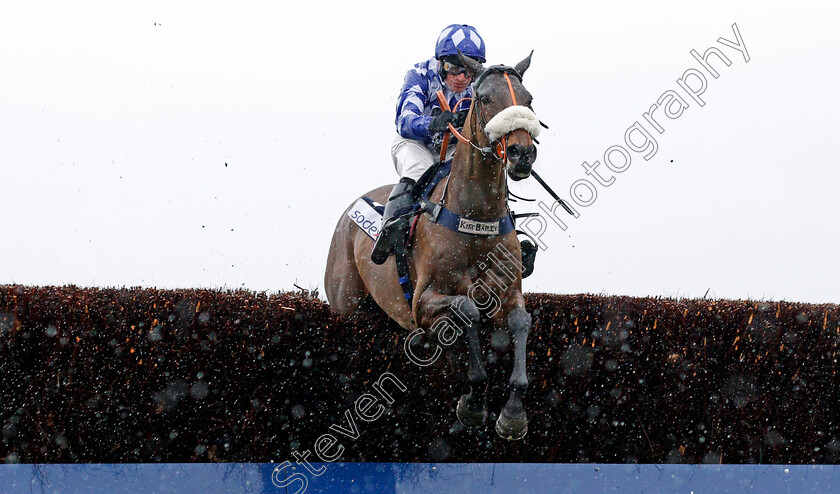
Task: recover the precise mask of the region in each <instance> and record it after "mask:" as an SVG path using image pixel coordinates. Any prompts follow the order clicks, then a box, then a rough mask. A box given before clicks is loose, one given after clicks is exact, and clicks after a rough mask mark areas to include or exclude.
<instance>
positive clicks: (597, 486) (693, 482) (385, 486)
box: [0, 463, 840, 494]
mask: <svg viewBox="0 0 840 494" xmlns="http://www.w3.org/2000/svg"><path fill="white" fill-rule="evenodd" d="M277 467H278V464H270V463H262V464H261V463H198V464H196V463H144V464H84V465H78V464H73V465H31V464H21V465H0V491H2V492H3V493H9V494H12V493H42V492H43V493H54V494H59V493H60V494H73V493H90V492H121V493H138V494H139V493H143V494H151V493H161V494H163V493H176V492H177V493H179V494H185V493H186V494H190V493H195V494H205V493H228V492H229V493H237V494H247V493H254V494H258V493H272V494H274V493H283V494H286V493H300V494H304V493H306V494H310V493H341V492H347V493H354V494H356V493H358V494H361V493H367V492H370V493H379V494H387V493H400V494H415V493H416V494H421V493H422V494H426V493H428V492H456V493H458V494H471V493H476V494H491V493H500V494H501V493H504V494H511V493H537V492H552V493H554V492H560V493H563V492H569V493H589V492H592V493H595V492H633V493H635V492H681V493H686V494H689V493H692V492H693V493H695V494H701V493H721V492H739V493H740V492H761V493H767V492H774V493H776V492H790V493H795V494H802V493H804V492H838V491H840V466H831V465H614V464H610V465H599V464H543V463H496V464H492V463H467V464H458V463H332V464H330V463H313V464H311V465H310V468H312V469H314V470H315V471H316V472H320V475H317V476H316V475H312V474H311V473H310V472H309V471H307V470H306V469H305V468H302V467H301V466H297V465H296V466H294V469H292V468H286V469H283V470H282V471H278V470H277ZM275 472H277V473H275ZM278 473H279V475H278ZM304 479H305V480H304ZM283 484H286V485H284V486H283ZM278 485H279V486H278Z"/></svg>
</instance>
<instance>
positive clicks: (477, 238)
mask: <svg viewBox="0 0 840 494" xmlns="http://www.w3.org/2000/svg"><path fill="white" fill-rule="evenodd" d="M531 55H533V52H531V54H529V55H528V57H526V58H525V59H523V60H522V61H520V62H519V63H518V64H516V65H515V66H514V67H509V66H504V65H494V66H491V67H487V68H485V67H484V66H483V65H482V64H481V63H479V62H476V61H474V60H472V59H469V58H467V57H464V56H461V61H462V62H463V64H464V65H465V66H466V67H468V68H469V69H470V70H472V72H473V74H474V76H473V77H474V79H473V81H474V82H473V87H474V96H473V99H472V101H471V102H470V107H469V111H468V113H467V118H466V123H465V125H464V127H463V131H462V133H461V134H460V135H458V134H456V137H459V142H458V143H457V146H456V150H455V154H454V157H453V158H452V162H451V171H450V173H449V175H448V177H447V178H446V179H444V180H446V182H441V183H439V184H438V185H437V186H435V187H434V189H433V192H432V193H431V195H430V196H428V199H429V201H430V203H431V204H438V205H440V206H441V207H445V208H448V209H449V210H450V211H451V212H454V213H456V214H457V215H460V218H461V219H462V221H463V220H464V219H467V221H468V222H473V224H474V225H491V226H492V225H493V224H494V223H493V222H498V223H495V224H496V225H500V224H501V223H503V221H501V220H500V219H507V220H508V221H509V222H511V223H512V221H510V211H509V209H508V206H507V178H508V177H510V178H511V179H512V180H522V179H525V178H527V177H528V176H530V173H531V167H532V165H533V163H534V160H535V159H536V146H535V145H534V138H535V137H537V135H538V134H539V130H540V125H542V124H541V122H540V121H539V120H538V119H537V118H536V115H535V114H534V113H533V110H532V109H531V100H532V97H531V94H530V93H529V92H528V91H527V90H526V89H525V88H524V87H523V86H522V75H523V74H524V73H525V71H526V70H527V68H528V67H529V66H530V63H531ZM451 130H452V131H453V132H457V131H456V130H455V129H454V128H452V129H451ZM392 187H393V186H392V185H385V186H382V187H379V188H377V189H374V190H371V191H369V192H368V193H367V194H365V195H367V196H368V197H369V198H371V199H373V200H374V201H378V202H380V203H382V204H384V203H385V202H386V201H387V198H388V194H389V192H390V191H391V189H392ZM351 207H352V206H351ZM348 211H350V208H348V209H347V210H345V213H344V214H343V215H342V216H341V219H340V220H339V221H338V224H337V225H336V229H335V232H334V234H333V237H332V242H331V245H330V249H329V255H328V259H327V266H326V274H325V277H324V290H325V293H326V296H327V301H328V302H329V304H330V306H331V307H333V308H334V309H336V310H338V311H339V312H341V313H344V314H353V313H354V312H356V311H357V310H358V308H359V306H360V304H363V302H365V300H366V298H367V297H371V298H372V299H373V301H375V303H376V304H377V305H378V306H379V307H380V308H381V309H382V310H383V311H384V312H385V313H386V314H387V315H388V316H389V317H390V318H391V319H393V320H394V321H396V322H397V323H398V324H399V325H400V326H401V327H402V328H404V329H406V330H408V331H412V332H417V331H425V332H427V333H428V334H429V335H430V336H431V334H433V332H435V331H436V332H438V341H441V342H442V343H444V344H446V342H444V340H442V339H441V335H442V333H443V331H444V330H445V329H447V325H449V327H448V330H449V332H448V333H447V334H448V335H449V336H447V337H446V338H449V339H448V340H447V341H448V342H449V343H450V344H451V342H452V341H454V340H453V339H452V338H451V336H452V334H453V333H454V334H456V335H461V334H463V333H465V334H466V337H467V338H466V339H467V348H468V356H467V357H468V372H467V377H468V382H469V385H470V392H469V394H465V395H463V396H461V398H460V400H459V402H458V407H457V412H456V414H457V417H458V420H459V421H460V422H461V423H462V424H463V425H464V426H465V427H467V428H470V429H477V428H480V427H482V426H483V425H484V424H485V422H486V418H487V405H486V393H487V374H486V372H485V370H484V367H483V365H482V363H481V349H480V345H479V339H478V330H479V328H481V329H482V332H484V331H485V330H487V331H489V332H492V331H494V330H497V329H502V330H504V329H506V330H507V331H509V333H510V335H511V337H512V340H513V346H514V364H513V370H512V372H511V375H510V379H509V386H510V395H509V398H508V400H507V402H506V403H505V405H504V406H503V407H502V409H501V411H500V413H499V415H498V419H497V420H496V427H495V429H496V432H497V433H498V434H499V435H500V436H501V437H503V438H505V439H509V440H518V439H522V438H523V437H525V435H526V434H527V431H528V419H527V414H526V412H525V409H524V406H523V404H522V399H523V396H524V395H525V392H526V390H527V388H528V378H527V376H526V373H525V369H526V359H525V357H526V345H527V341H528V333H529V331H530V328H531V315H530V314H529V313H528V312H527V310H526V309H525V299H524V296H523V294H522V269H523V266H522V265H521V263H520V262H519V259H520V256H521V250H520V244H519V242H518V240H517V237H516V232H515V231H514V230H512V227H511V228H509V229H510V230H511V231H509V232H507V233H504V234H497V235H484V234H476V233H464V232H463V231H453V230H452V229H449V228H447V227H445V226H443V225H441V224H439V223H437V222H436V221H435V218H433V217H432V216H431V215H430V214H422V215H421V216H420V217H419V219H418V220H417V221H416V222H415V224H414V239H413V244H412V246H411V249H410V250H409V251H408V253H407V256H408V264H409V272H410V277H411V279H412V280H414V282H415V283H416V287H415V290H414V296H413V297H412V298H411V299H410V301H409V303H406V298H405V297H404V294H403V290H401V286H400V284H399V282H398V274H397V266H396V262H395V261H394V260H393V259H394V256H391V257H390V258H389V259H388V261H387V262H386V263H385V264H382V265H376V264H374V263H373V262H372V261H371V260H370V253H371V248H372V246H373V240H371V238H370V237H369V236H368V235H366V234H365V233H364V232H363V231H362V229H361V228H359V227H358V226H356V225H354V221H353V220H352V219H351V218H350V217H349V216H348V214H347V213H348ZM467 225H468V224H467ZM491 230H492V228H491ZM504 252H507V253H508V254H509V255H503V254H504ZM490 261H492V262H490ZM479 292H481V293H482V294H483V297H479V298H482V300H477V297H476V294H477V293H479ZM455 316H457V317H455ZM456 320H457V321H460V322H461V324H460V325H458V326H457V327H456V328H452V327H451V324H449V323H452V322H453V321H456ZM412 334H414V333H412ZM488 334H489V333H488ZM446 338H444V339H446ZM406 349H407V350H408V346H406Z"/></svg>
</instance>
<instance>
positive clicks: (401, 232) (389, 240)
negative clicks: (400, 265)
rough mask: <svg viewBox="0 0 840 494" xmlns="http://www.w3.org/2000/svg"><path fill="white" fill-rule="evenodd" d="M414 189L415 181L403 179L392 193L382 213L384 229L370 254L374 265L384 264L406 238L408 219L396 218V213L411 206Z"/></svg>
mask: <svg viewBox="0 0 840 494" xmlns="http://www.w3.org/2000/svg"><path fill="white" fill-rule="evenodd" d="M412 187H414V180H412V179H410V178H408V177H403V178H401V179H400V181H399V183H397V185H395V186H394V189H393V190H392V191H391V196H390V197H389V198H388V203H387V204H385V211H384V212H383V213H382V218H383V220H384V222H383V224H382V229H381V230H380V232H379V236H378V237H377V238H376V242H375V243H374V244H373V251H372V252H371V253H370V260H371V261H373V263H374V264H384V263H385V261H387V260H388V256H389V255H390V254H391V252H392V251H393V250H394V247H395V246H396V245H397V242H401V241H402V240H403V239H404V238H405V234H406V232H407V231H408V218H405V217H402V218H396V217H395V215H394V213H395V212H397V211H398V210H400V209H403V208H405V207H408V206H411V189H412Z"/></svg>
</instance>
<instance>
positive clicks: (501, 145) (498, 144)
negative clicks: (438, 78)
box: [437, 65, 522, 162]
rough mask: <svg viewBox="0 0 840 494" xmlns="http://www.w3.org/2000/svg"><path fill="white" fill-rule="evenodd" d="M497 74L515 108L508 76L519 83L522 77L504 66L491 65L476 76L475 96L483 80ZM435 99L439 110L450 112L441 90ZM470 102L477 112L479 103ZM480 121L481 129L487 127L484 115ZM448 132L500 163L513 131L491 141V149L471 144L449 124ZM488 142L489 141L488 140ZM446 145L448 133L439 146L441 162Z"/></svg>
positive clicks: (503, 158)
mask: <svg viewBox="0 0 840 494" xmlns="http://www.w3.org/2000/svg"><path fill="white" fill-rule="evenodd" d="M497 72H501V73H502V75H504V76H505V81H506V82H507V86H508V90H509V91H510V98H511V101H512V102H513V106H516V94H515V93H514V92H513V84H512V83H511V82H510V76H509V75H508V74H513V75H514V76H515V77H516V78H517V79H519V81H520V82H521V81H522V76H521V75H519V73H518V72H517V71H516V69H514V68H513V67H508V66H505V65H493V66H492V67H488V68H487V69H486V70H485V71H484V72H482V73H481V74H480V75H479V76H478V78H477V79H476V81H475V86H474V87H475V94H476V95H477V94H478V88H479V86H481V83H482V82H484V79H485V78H486V77H487V76H488V75H489V74H493V73H497ZM437 98H438V103H439V104H440V107H441V109H443V110H445V111H452V110H451V109H450V108H449V103H448V102H447V101H446V97H445V96H444V95H443V91H442V90H438V92H437ZM466 99H470V98H463V99H461V100H460V101H458V103H456V105H455V106H456V107H457V106H458V105H459V104H461V101H464V100H466ZM472 102H473V104H475V106H476V112H478V105H479V104H480V101H478V100H472ZM480 120H481V127H482V129H483V128H484V127H485V126H486V125H487V121H486V119H485V118H484V115H481V116H480ZM449 131H450V132H452V135H454V136H455V138H456V139H458V140H459V141H461V142H463V143H464V144H469V145H470V146H472V147H473V148H475V149H476V150H478V151H479V152H480V153H481V154H483V155H484V156H487V155H488V154H492V155H493V156H494V157H495V158H496V159H498V160H500V161H502V162H504V161H505V159H506V158H507V139H508V136H509V135H510V134H512V133H513V131H511V132H508V133H507V134H505V135H503V136H502V137H500V138H499V139H497V140H496V141H492V142H491V143H490V144H491V146H492V147H479V146H477V145H476V144H475V143H473V142H472V140H471V139H467V138H466V137H464V136H463V135H462V134H461V133H460V132H458V129H456V128H455V126H454V125H452V124H451V123H450V124H449ZM482 131H483V130H482ZM486 135H487V134H486V132H485V136H486ZM488 140H490V139H489V138H488ZM448 145H449V133H447V134H446V135H445V136H444V137H443V145H442V146H441V150H440V160H441V161H443V160H444V159H446V148H447V147H448Z"/></svg>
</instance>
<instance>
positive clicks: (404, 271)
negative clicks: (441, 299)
mask: <svg viewBox="0 0 840 494" xmlns="http://www.w3.org/2000/svg"><path fill="white" fill-rule="evenodd" d="M451 169H452V160H447V161H438V162H437V163H435V164H434V165H432V166H431V167H429V169H428V170H426V171H425V172H424V173H423V175H422V176H421V177H420V178H419V179H418V180H417V182H416V183H415V184H414V187H413V188H412V189H411V192H410V194H411V205H410V206H406V207H404V208H401V209H398V210H397V211H396V212H395V216H396V217H413V220H411V221H410V228H409V229H408V231H407V232H406V236H405V239H404V241H403V242H397V244H396V247H395V248H394V257H395V259H396V263H397V275H398V276H399V279H398V281H399V284H400V287H401V288H402V290H403V296H404V297H405V299H406V301H407V302H408V303H409V305H410V304H411V300H412V298H413V296H414V286H413V284H412V282H411V276H410V273H409V269H408V251H409V250H410V249H411V243H412V242H413V240H414V234H415V230H416V227H417V221H418V220H419V218H420V216H421V215H422V214H424V213H426V214H428V215H429V219H430V221H432V222H433V223H437V224H439V225H441V226H443V227H445V228H447V229H449V230H452V231H455V232H459V233H464V234H468V235H476V236H484V237H486V236H499V235H507V234H508V233H510V232H512V231H514V230H515V217H516V216H525V215H513V214H512V213H511V212H510V208H508V210H507V215H505V216H504V217H503V218H499V219H496V220H493V221H481V220H475V219H472V218H469V217H466V216H461V215H459V214H457V213H455V212H453V211H451V210H449V209H447V208H445V207H444V206H442V205H440V204H437V203H435V202H433V201H432V200H431V199H429V197H430V196H431V194H432V191H434V189H435V187H436V186H437V185H438V184H439V183H440V182H441V181H442V180H443V179H444V178H446V177H447V176H448V175H449V172H450V171H451ZM374 212H375V215H376V216H378V218H377V220H378V221H377V222H376V223H377V224H379V225H381V222H382V214H383V212H384V208H383V206H382V205H381V204H379V203H377V202H375V201H373V200H372V199H371V198H369V197H367V196H364V197H362V198H360V199H359V200H358V201H357V202H356V204H355V205H354V207H353V208H351V210H350V211H349V212H348V215H350V216H351V218H353V219H354V220H356V224H357V226H359V228H361V229H362V230H364V231H365V233H367V234H368V235H369V236H370V237H371V238H375V235H376V234H378V230H377V228H378V227H376V226H373V227H368V228H366V226H367V225H368V223H367V220H366V218H370V217H371V216H374ZM359 218H362V220H365V221H360V220H359ZM372 230H373V231H372ZM516 232H517V233H524V232H520V231H519V230H516ZM521 247H522V259H523V264H524V265H525V270H523V272H522V277H523V278H525V277H527V276H528V275H530V274H531V273H532V272H533V270H534V257H535V256H536V251H537V248H536V246H535V245H534V244H533V243H531V242H530V241H528V240H523V241H522V243H521Z"/></svg>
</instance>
